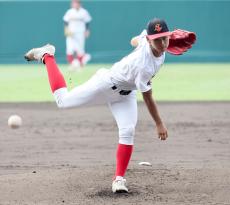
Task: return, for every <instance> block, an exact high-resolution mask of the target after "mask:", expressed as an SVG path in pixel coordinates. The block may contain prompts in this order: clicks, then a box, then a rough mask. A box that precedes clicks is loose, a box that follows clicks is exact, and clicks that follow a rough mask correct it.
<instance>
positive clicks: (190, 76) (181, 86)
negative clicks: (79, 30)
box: [0, 64, 230, 102]
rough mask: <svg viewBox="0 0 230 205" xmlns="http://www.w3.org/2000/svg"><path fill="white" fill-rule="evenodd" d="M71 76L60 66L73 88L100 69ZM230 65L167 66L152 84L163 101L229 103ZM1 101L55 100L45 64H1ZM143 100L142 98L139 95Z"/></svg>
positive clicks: (96, 67)
mask: <svg viewBox="0 0 230 205" xmlns="http://www.w3.org/2000/svg"><path fill="white" fill-rule="evenodd" d="M110 66H111V65H88V66H87V67H86V68H85V70H84V71H82V72H76V73H74V74H70V73H69V72H68V71H67V65H60V68H61V70H62V72H63V74H64V76H65V79H66V81H67V84H68V86H69V88H71V87H74V86H77V85H79V84H81V83H83V82H84V81H86V80H87V79H88V78H89V77H90V76H91V75H93V74H94V73H95V71H96V70H97V69H98V68H101V67H106V68H109V67H110ZM229 76H230V64H165V65H164V66H163V68H162V69H161V70H160V72H159V73H158V74H157V75H156V76H155V78H154V79H153V81H152V86H153V92H154V96H155V98H156V99H157V100H160V101H219V100H220V101H229V100H230V77H229ZM0 85H1V86H0V87H1V95H0V102H28V101H31V102H37V101H39V102H40V101H53V97H52V94H51V92H50V88H49V84H48V80H47V74H46V70H45V68H44V66H43V65H40V64H29V65H0ZM138 98H139V99H141V95H140V94H138Z"/></svg>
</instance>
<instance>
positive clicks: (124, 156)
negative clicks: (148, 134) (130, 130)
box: [115, 144, 133, 177]
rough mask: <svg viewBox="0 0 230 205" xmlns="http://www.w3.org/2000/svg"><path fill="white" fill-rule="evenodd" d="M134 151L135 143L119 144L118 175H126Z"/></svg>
mask: <svg viewBox="0 0 230 205" xmlns="http://www.w3.org/2000/svg"><path fill="white" fill-rule="evenodd" d="M132 151H133V145H125V144H118V147H117V167H116V174H115V177H116V176H122V177H123V176H124V175H125V172H126V169H127V167H128V164H129V160H130V158H131V155H132Z"/></svg>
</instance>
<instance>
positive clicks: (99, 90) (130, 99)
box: [54, 30, 165, 145]
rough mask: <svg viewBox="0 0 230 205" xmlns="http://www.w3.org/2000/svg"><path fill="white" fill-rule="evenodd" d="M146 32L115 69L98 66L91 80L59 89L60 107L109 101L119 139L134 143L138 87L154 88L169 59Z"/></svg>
mask: <svg viewBox="0 0 230 205" xmlns="http://www.w3.org/2000/svg"><path fill="white" fill-rule="evenodd" d="M146 34H147V33H146V30H144V31H143V32H142V33H141V35H140V36H139V43H138V47H137V48H136V49H135V50H134V51H133V52H132V53H131V54H129V55H127V56H126V57H124V58H123V59H122V60H121V61H119V62H117V63H115V64H114V65H113V66H112V68H111V69H109V70H108V69H100V70H98V71H97V73H96V74H95V75H94V76H93V77H92V78H91V79H90V80H89V81H87V82H86V83H84V84H82V85H80V86H78V87H76V88H74V89H73V90H71V91H69V92H68V91H67V89H66V88H61V89H58V90H56V91H55V92H54V97H55V100H56V103H57V105H58V107H61V108H66V107H75V106H81V105H85V104H102V103H107V104H108V105H109V107H110V109H111V111H112V113H113V116H114V118H115V120H116V122H117V125H118V128H119V143H120V144H127V145H132V144H133V138H134V133H135V126H136V122H137V100H136V90H140V91H141V92H147V91H148V90H150V89H151V83H150V81H151V79H152V77H153V76H155V74H156V73H157V72H158V71H159V69H160V67H161V65H162V64H163V62H164V59H165V53H164V54H163V55H162V56H160V57H155V56H154V55H153V53H152V51H151V48H150V46H149V43H148V42H147V40H146ZM124 94H126V95H124Z"/></svg>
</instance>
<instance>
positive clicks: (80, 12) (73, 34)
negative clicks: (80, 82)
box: [63, 0, 92, 69]
mask: <svg viewBox="0 0 230 205" xmlns="http://www.w3.org/2000/svg"><path fill="white" fill-rule="evenodd" d="M63 20H64V23H65V27H64V33H65V36H66V55H67V61H68V62H69V63H70V64H71V68H73V69H74V68H77V67H79V66H81V67H82V66H84V65H85V64H86V63H87V62H88V61H89V60H90V59H91V56H90V55H89V54H87V53H85V39H86V38H87V37H89V35H90V31H89V22H90V21H91V20H92V18H91V16H90V14H89V12H88V11H87V10H86V9H84V8H83V7H82V6H81V2H80V0H72V1H71V8H70V9H69V10H68V11H67V12H66V13H65V15H64V17H63Z"/></svg>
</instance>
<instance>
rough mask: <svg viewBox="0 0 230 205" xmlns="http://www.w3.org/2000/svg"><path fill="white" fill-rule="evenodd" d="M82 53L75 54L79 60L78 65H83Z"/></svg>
mask: <svg viewBox="0 0 230 205" xmlns="http://www.w3.org/2000/svg"><path fill="white" fill-rule="evenodd" d="M83 57H84V55H77V59H78V61H79V62H80V65H81V66H83V63H82V60H83Z"/></svg>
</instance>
